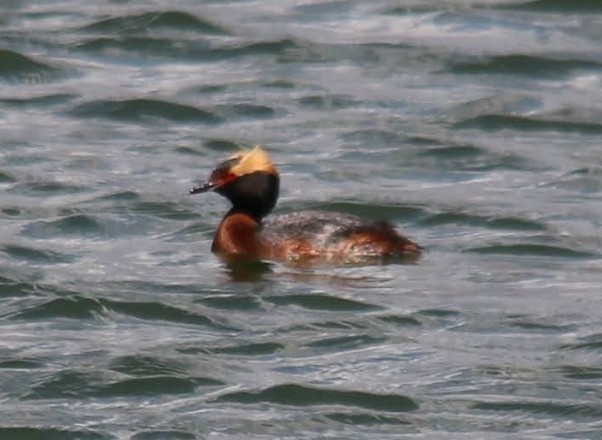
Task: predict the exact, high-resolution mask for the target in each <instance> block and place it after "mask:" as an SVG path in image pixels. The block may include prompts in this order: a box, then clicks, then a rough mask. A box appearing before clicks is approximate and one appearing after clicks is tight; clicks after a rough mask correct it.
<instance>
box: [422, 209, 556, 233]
mask: <svg viewBox="0 0 602 440" xmlns="http://www.w3.org/2000/svg"><path fill="white" fill-rule="evenodd" d="M421 223H422V224H424V225H426V226H429V227H432V226H441V225H448V224H455V225H467V226H473V227H483V228H487V229H502V230H513V231H545V230H547V227H546V225H545V224H543V223H540V222H537V221H534V220H528V219H524V218H520V217H489V216H482V215H478V214H470V213H464V212H443V213H438V214H432V215H429V216H427V217H425V218H424V219H423V220H422V221H421Z"/></svg>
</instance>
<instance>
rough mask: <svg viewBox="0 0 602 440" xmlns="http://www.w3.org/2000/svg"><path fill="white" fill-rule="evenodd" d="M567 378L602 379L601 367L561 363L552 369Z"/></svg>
mask: <svg viewBox="0 0 602 440" xmlns="http://www.w3.org/2000/svg"><path fill="white" fill-rule="evenodd" d="M553 371H554V372H557V373H560V374H561V375H562V376H563V377H565V378H567V379H575V380H586V381H590V380H592V381H599V380H601V379H602V368H600V367H584V366H580V365H579V366H578V365H563V366H561V367H556V368H554V369H553Z"/></svg>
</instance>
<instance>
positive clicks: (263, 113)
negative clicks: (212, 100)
mask: <svg viewBox="0 0 602 440" xmlns="http://www.w3.org/2000/svg"><path fill="white" fill-rule="evenodd" d="M216 110H217V111H218V112H219V113H220V115H221V116H222V117H223V118H224V119H240V118H244V119H268V118H271V117H273V116H274V115H275V114H276V111H275V110H274V109H273V108H271V107H268V106H266V105H257V104H248V103H247V104H245V103H238V104H227V105H219V106H217V107H216Z"/></svg>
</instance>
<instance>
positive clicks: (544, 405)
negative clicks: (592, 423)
mask: <svg viewBox="0 0 602 440" xmlns="http://www.w3.org/2000/svg"><path fill="white" fill-rule="evenodd" d="M472 407H473V408H474V409H479V410H487V411H502V412H505V411H521V412H528V413H534V414H542V415H544V416H548V417H551V416H554V417H558V416H561V417H566V416H569V415H570V416H581V417H586V418H592V419H596V420H600V418H602V408H600V406H599V405H588V404H579V403H573V404H571V403H560V402H554V401H550V400H545V401H544V400H541V401H521V400H516V401H513V402H477V403H475V404H473V405H472Z"/></svg>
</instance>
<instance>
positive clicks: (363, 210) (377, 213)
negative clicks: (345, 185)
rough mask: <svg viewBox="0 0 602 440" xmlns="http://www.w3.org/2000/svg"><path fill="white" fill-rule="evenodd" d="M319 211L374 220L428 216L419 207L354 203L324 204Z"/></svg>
mask: <svg viewBox="0 0 602 440" xmlns="http://www.w3.org/2000/svg"><path fill="white" fill-rule="evenodd" d="M319 209H323V210H325V211H335V212H346V213H348V214H355V215H358V216H360V217H365V218H368V219H372V220H383V219H396V220H403V221H411V220H415V219H417V218H419V217H422V216H424V215H425V214H426V212H427V211H426V209H425V208H424V207H422V206H417V205H402V204H400V205H387V204H385V203H366V202H362V203H359V202H352V201H335V202H329V203H324V204H322V205H320V206H319Z"/></svg>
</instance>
